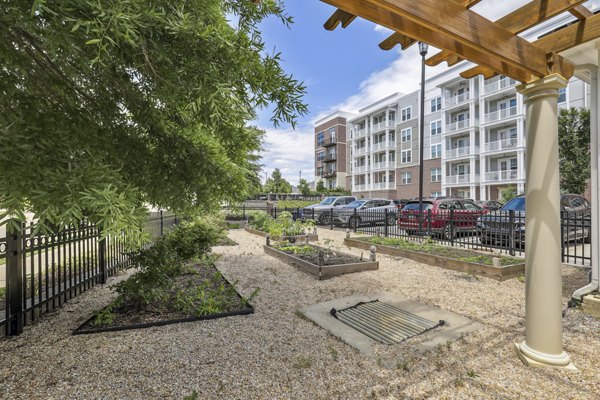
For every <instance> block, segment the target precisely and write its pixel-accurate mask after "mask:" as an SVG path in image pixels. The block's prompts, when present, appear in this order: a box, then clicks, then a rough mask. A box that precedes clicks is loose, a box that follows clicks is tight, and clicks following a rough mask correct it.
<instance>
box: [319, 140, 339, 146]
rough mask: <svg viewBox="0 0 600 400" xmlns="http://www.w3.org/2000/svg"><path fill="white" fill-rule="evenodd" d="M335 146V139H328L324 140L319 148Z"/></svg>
mask: <svg viewBox="0 0 600 400" xmlns="http://www.w3.org/2000/svg"><path fill="white" fill-rule="evenodd" d="M336 144H337V139H336V138H329V139H325V141H324V142H323V144H322V145H321V146H322V147H330V146H335V145H336Z"/></svg>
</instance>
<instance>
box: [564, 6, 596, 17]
mask: <svg viewBox="0 0 600 400" xmlns="http://www.w3.org/2000/svg"><path fill="white" fill-rule="evenodd" d="M569 12H570V13H571V14H573V15H574V16H575V17H576V18H578V19H580V20H582V21H583V20H584V19H586V18H590V17H592V16H593V15H594V13H592V12H591V11H590V10H588V9H587V8H586V7H585V6H582V5H579V6H575V7H573V8H571V9H570V10H569Z"/></svg>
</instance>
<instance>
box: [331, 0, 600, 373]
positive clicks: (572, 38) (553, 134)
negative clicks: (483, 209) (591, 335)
mask: <svg viewBox="0 0 600 400" xmlns="http://www.w3.org/2000/svg"><path fill="white" fill-rule="evenodd" d="M321 1H323V2H325V3H327V4H330V5H332V6H334V7H336V10H335V12H334V13H333V15H332V16H331V17H330V18H329V19H328V20H327V22H326V23H325V28H326V29H328V30H333V29H335V28H336V27H337V26H339V25H341V26H342V27H344V28H345V27H347V26H348V25H349V24H351V23H352V21H354V20H355V19H356V18H357V17H361V18H364V19H367V20H369V21H372V22H374V23H376V24H378V25H381V26H384V27H386V28H389V29H391V30H392V31H393V32H394V33H393V34H392V35H391V36H390V37H388V38H387V39H385V40H384V41H383V42H381V43H380V44H379V46H380V48H381V49H383V50H390V49H392V48H393V47H394V46H396V45H400V46H401V47H402V49H407V48H408V47H410V46H411V45H413V44H414V43H416V42H417V41H420V42H424V43H427V44H429V45H432V46H435V47H437V48H439V49H441V51H440V52H439V53H437V54H435V55H434V56H432V57H430V58H429V59H428V60H427V61H426V63H427V64H428V65H430V66H434V65H438V64H440V63H442V62H444V61H445V62H447V63H448V65H449V66H451V65H454V64H456V63H458V62H460V61H463V60H468V61H471V62H472V63H474V64H475V66H474V67H472V68H470V69H468V70H465V71H463V72H462V73H461V76H462V77H463V78H472V77H475V76H477V75H483V76H484V77H485V78H491V77H493V76H495V75H499V74H501V75H505V76H508V77H511V78H513V79H515V80H517V81H519V82H521V83H522V85H520V86H519V87H518V88H517V90H518V91H519V92H520V93H521V94H523V96H524V101H525V104H526V106H527V119H526V131H527V166H526V177H527V183H526V195H527V203H526V207H527V208H526V231H527V236H526V244H525V248H526V335H525V336H526V337H525V340H524V341H523V342H522V343H519V344H516V345H515V349H516V350H517V354H518V355H519V357H520V358H521V360H522V361H523V362H524V363H525V364H527V365H530V366H542V367H554V368H565V369H574V367H573V365H572V363H571V360H570V357H569V355H568V354H567V353H566V352H564V351H563V348H562V275H561V263H560V248H561V244H562V243H561V238H560V236H561V235H560V230H561V227H560V204H559V197H560V191H559V175H558V122H557V97H558V90H559V89H561V88H564V87H566V85H567V83H568V80H569V79H570V78H571V77H572V76H573V74H574V72H575V67H576V66H575V65H574V64H573V63H572V62H571V61H569V60H568V59H567V58H565V57H563V56H561V55H560V53H563V54H564V52H568V51H569V50H570V49H573V48H576V47H578V46H580V45H583V44H585V43H589V42H591V41H594V40H595V39H597V38H599V37H600V14H598V15H596V14H594V13H592V12H591V11H590V10H589V9H588V8H586V7H585V6H584V5H583V3H585V1H584V0H531V1H529V2H528V3H526V4H525V5H523V6H522V7H520V8H518V9H516V10H513V11H512V12H510V13H509V14H507V15H506V16H504V17H502V18H500V19H498V20H497V21H490V20H488V19H487V18H484V17H483V16H481V15H480V14H478V13H477V12H475V11H473V10H471V7H473V6H475V5H476V4H477V3H480V2H481V0H419V1H415V0H321ZM485 1H491V0H485ZM562 13H570V14H571V15H572V16H573V17H574V18H573V22H572V23H570V24H568V25H566V26H564V27H561V28H559V29H557V30H555V31H553V32H550V33H548V34H547V35H545V36H543V37H540V38H538V39H537V40H535V41H533V42H529V41H527V40H525V39H524V38H522V37H520V36H519V34H520V33H523V32H524V31H526V30H528V29H530V28H532V27H534V26H536V25H538V24H540V23H542V22H544V21H547V20H549V19H551V18H553V17H556V16H558V15H560V14H562ZM592 58H594V60H595V64H596V65H597V64H598V62H597V61H598V52H597V50H595V54H593V57H592ZM594 68H595V66H594ZM594 71H595V72H594V73H595V74H596V75H595V76H596V78H598V74H597V70H596V69H594ZM592 75H593V74H592ZM596 82H597V80H596ZM596 86H597V85H596ZM599 98H600V95H599V90H598V87H592V106H593V107H592V108H594V110H593V111H592V118H593V121H592V126H593V128H592V129H595V130H596V131H597V130H598V115H597V114H598V110H597V109H598V104H599V103H600V102H599ZM596 131H595V132H593V133H592V137H593V139H592V141H593V146H592V147H594V143H595V145H596V147H598V146H597V143H598V140H597V135H598V133H597V132H596ZM594 140H595V142H594ZM592 153H593V167H592V170H593V175H594V174H597V171H598V160H597V158H598V157H597V149H596V150H594V149H592ZM594 158H596V159H595V160H594ZM594 168H595V170H594ZM599 179H600V178H599V177H597V176H596V177H594V176H593V179H592V181H593V185H595V187H593V188H592V192H593V195H592V196H593V198H592V204H594V207H593V210H592V219H593V221H592V234H593V235H595V236H593V240H594V246H593V249H594V248H595V250H593V254H592V262H593V263H598V259H599V256H598V247H599V246H598V242H599V239H600V238H599V237H598V236H600V235H599V234H598V233H599V228H598V225H599V222H598V221H599V220H600V217H599V214H598V208H599V207H598V196H597V193H598V180H599ZM597 280H598V279H597V276H596V285H597Z"/></svg>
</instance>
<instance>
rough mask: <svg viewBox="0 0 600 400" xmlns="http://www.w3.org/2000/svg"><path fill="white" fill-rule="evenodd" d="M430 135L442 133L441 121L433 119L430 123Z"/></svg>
mask: <svg viewBox="0 0 600 400" xmlns="http://www.w3.org/2000/svg"><path fill="white" fill-rule="evenodd" d="M430 126H431V136H435V135H439V134H440V133H442V121H441V120H439V121H433V122H432V123H431V124H430Z"/></svg>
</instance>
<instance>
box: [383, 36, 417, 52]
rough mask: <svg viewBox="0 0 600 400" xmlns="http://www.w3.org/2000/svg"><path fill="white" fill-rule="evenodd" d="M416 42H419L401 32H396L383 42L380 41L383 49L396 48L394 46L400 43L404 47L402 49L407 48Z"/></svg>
mask: <svg viewBox="0 0 600 400" xmlns="http://www.w3.org/2000/svg"><path fill="white" fill-rule="evenodd" d="M415 43H417V41H416V40H414V39H412V38H409V37H408V36H406V35H403V34H401V33H398V32H394V33H393V34H392V35H390V36H389V37H387V38H386V39H385V40H384V41H383V42H381V43H379V48H380V49H382V50H391V49H393V48H394V46H396V45H397V44H399V45H400V46H401V47H402V50H406V49H408V48H409V47H410V46H412V45H413V44H415Z"/></svg>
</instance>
